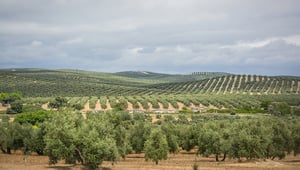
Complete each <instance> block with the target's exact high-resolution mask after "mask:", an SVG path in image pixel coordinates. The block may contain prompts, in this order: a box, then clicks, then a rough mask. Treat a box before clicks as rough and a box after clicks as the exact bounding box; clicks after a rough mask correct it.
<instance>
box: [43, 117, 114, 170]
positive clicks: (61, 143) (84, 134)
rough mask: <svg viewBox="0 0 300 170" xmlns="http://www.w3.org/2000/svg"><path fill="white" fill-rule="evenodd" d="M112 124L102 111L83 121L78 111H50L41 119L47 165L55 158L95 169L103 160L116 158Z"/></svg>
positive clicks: (55, 159) (52, 162) (53, 161)
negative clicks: (47, 118)
mask: <svg viewBox="0 0 300 170" xmlns="http://www.w3.org/2000/svg"><path fill="white" fill-rule="evenodd" d="M112 129H113V127H112V125H111V124H110V123H109V119H108V117H107V116H105V115H104V114H98V115H92V116H90V117H89V118H88V119H86V120H83V118H82V116H81V115H80V114H75V113H68V112H63V113H54V114H51V116H50V118H49V120H47V121H46V122H45V131H46V134H45V137H44V140H45V144H46V147H45V151H46V154H47V155H48V156H49V160H50V164H55V163H57V161H58V160H65V162H66V163H76V161H77V162H80V163H81V164H83V165H85V166H88V167H89V168H90V169H96V168H97V167H98V165H100V164H101V163H102V161H104V160H109V161H115V160H116V159H117V157H118V150H117V147H116V142H115V140H114V138H113V133H112V132H113V130H112Z"/></svg>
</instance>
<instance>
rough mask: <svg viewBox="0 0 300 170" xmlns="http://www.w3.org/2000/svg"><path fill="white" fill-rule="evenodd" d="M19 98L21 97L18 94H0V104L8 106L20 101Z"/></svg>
mask: <svg viewBox="0 0 300 170" xmlns="http://www.w3.org/2000/svg"><path fill="white" fill-rule="evenodd" d="M21 97H22V95H21V93H19V92H12V93H0V102H2V103H3V104H9V103H11V102H14V101H16V100H20V99H21Z"/></svg>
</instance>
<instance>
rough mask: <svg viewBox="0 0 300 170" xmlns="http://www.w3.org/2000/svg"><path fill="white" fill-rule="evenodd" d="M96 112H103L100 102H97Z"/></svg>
mask: <svg viewBox="0 0 300 170" xmlns="http://www.w3.org/2000/svg"><path fill="white" fill-rule="evenodd" d="M95 110H102V108H101V104H100V100H97V103H96V106H95Z"/></svg>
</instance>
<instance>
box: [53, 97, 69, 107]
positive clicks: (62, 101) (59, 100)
mask: <svg viewBox="0 0 300 170" xmlns="http://www.w3.org/2000/svg"><path fill="white" fill-rule="evenodd" d="M67 103H68V101H67V99H66V98H63V97H56V98H55V100H54V101H52V102H50V103H49V107H50V108H55V109H59V108H61V107H65V106H66V105H67Z"/></svg>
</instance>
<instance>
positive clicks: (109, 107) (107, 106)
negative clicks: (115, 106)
mask: <svg viewBox="0 0 300 170" xmlns="http://www.w3.org/2000/svg"><path fill="white" fill-rule="evenodd" d="M106 110H112V108H111V106H110V103H109V100H106Z"/></svg>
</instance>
